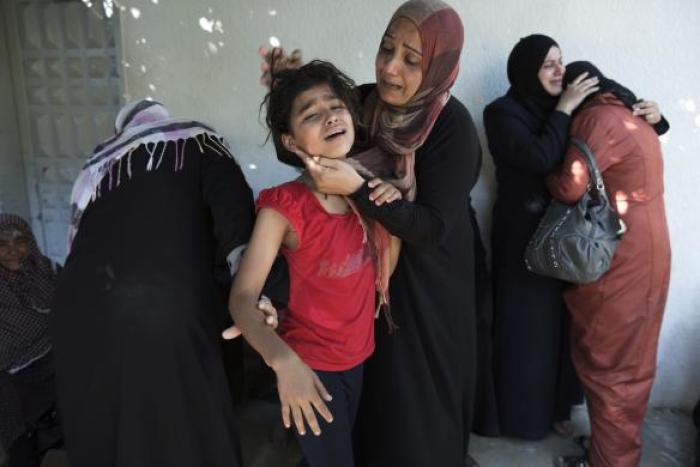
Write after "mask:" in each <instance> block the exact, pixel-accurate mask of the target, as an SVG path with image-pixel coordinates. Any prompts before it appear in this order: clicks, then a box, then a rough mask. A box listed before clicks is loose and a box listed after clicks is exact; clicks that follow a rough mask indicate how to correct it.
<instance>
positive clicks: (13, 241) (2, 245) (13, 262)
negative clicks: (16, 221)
mask: <svg viewBox="0 0 700 467" xmlns="http://www.w3.org/2000/svg"><path fill="white" fill-rule="evenodd" d="M31 242H32V241H31V239H30V238H29V237H27V235H26V234H25V233H24V232H22V231H20V230H15V229H12V230H0V266H1V267H3V268H5V269H9V270H10V271H18V270H20V269H21V268H22V264H23V263H24V261H25V260H26V259H27V257H28V256H29V253H30V251H31Z"/></svg>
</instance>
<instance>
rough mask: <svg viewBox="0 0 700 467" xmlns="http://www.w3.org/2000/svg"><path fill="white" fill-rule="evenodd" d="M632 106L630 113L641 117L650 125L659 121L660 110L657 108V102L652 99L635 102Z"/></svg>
mask: <svg viewBox="0 0 700 467" xmlns="http://www.w3.org/2000/svg"><path fill="white" fill-rule="evenodd" d="M632 107H633V108H634V110H633V111H632V115H636V116H638V117H642V118H643V119H644V120H646V121H647V123H649V124H650V125H656V124H657V123H659V122H660V121H661V110H659V104H657V103H656V102H654V101H642V102H637V103H636V104H634V105H633V106H632Z"/></svg>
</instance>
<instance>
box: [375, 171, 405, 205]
mask: <svg viewBox="0 0 700 467" xmlns="http://www.w3.org/2000/svg"><path fill="white" fill-rule="evenodd" d="M367 185H368V186H369V187H370V188H372V189H373V190H372V193H370V194H369V199H370V201H374V204H376V205H377V206H381V205H382V204H384V203H392V202H394V201H396V200H397V199H401V198H402V195H401V191H399V189H398V188H396V187H395V186H394V185H392V184H391V183H389V182H385V181H383V180H382V179H381V178H374V179H372V180H370V181H369V182H367Z"/></svg>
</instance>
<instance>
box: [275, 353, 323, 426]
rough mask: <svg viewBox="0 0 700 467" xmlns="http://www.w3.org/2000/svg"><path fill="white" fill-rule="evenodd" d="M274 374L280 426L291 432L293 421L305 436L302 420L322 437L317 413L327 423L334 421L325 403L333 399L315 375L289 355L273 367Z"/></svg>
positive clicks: (296, 358) (296, 357)
mask: <svg viewBox="0 0 700 467" xmlns="http://www.w3.org/2000/svg"><path fill="white" fill-rule="evenodd" d="M273 369H274V370H275V373H276V374H277V391H278V392H279V396H280V403H281V405H282V422H283V423H284V426H285V427H286V428H291V426H292V420H293V421H294V425H295V426H296V428H297V431H298V432H299V434H300V435H302V436H303V435H305V434H306V428H305V427H304V419H306V423H307V424H308V425H309V428H310V429H311V431H312V432H313V434H315V435H316V436H319V435H320V434H321V428H320V426H319V424H318V420H317V419H316V413H315V412H314V409H316V412H318V413H319V414H320V415H321V417H323V418H324V419H325V420H326V421H327V422H328V423H331V422H332V421H333V415H332V414H331V411H330V410H328V407H327V406H326V404H325V402H324V400H325V401H330V400H332V399H333V398H332V397H331V395H330V394H328V391H326V388H325V387H324V386H323V383H322V382H321V380H320V379H319V378H318V375H316V373H315V372H314V371H313V370H312V369H311V368H309V367H308V366H307V365H306V364H305V363H304V362H302V361H301V360H300V359H299V357H298V356H297V355H296V354H294V353H290V355H289V358H286V359H285V360H284V361H282V362H280V363H279V364H278V365H274V366H273Z"/></svg>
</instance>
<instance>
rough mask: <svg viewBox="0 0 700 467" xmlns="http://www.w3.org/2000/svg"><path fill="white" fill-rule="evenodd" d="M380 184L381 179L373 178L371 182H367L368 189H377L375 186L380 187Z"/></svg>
mask: <svg viewBox="0 0 700 467" xmlns="http://www.w3.org/2000/svg"><path fill="white" fill-rule="evenodd" d="M382 183H383V182H382V179H381V178H373V179H372V180H370V181H369V182H367V186H368V187H370V188H374V187H377V186H379V185H381V184H382Z"/></svg>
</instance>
